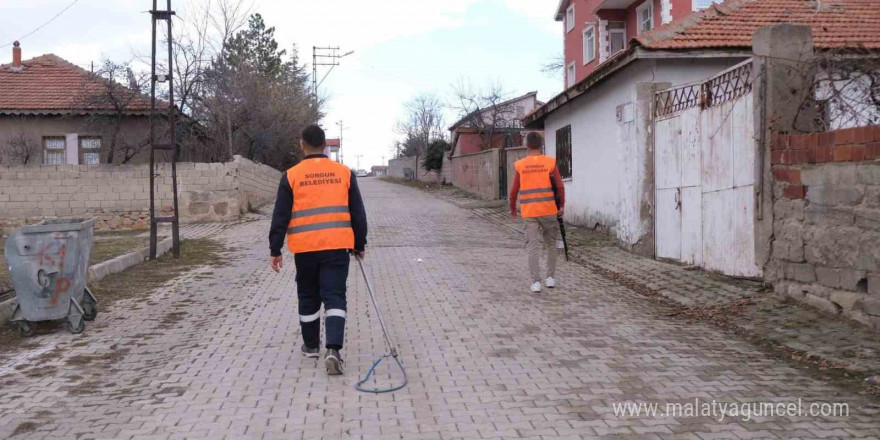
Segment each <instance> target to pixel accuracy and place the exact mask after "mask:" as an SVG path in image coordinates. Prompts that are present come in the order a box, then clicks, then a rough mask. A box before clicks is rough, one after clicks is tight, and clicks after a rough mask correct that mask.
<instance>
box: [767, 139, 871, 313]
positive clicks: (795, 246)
mask: <svg viewBox="0 0 880 440" xmlns="http://www.w3.org/2000/svg"><path fill="white" fill-rule="evenodd" d="M771 162H772V166H773V177H774V207H773V240H772V242H771V249H772V254H771V256H770V260H769V262H768V263H767V264H766V266H765V269H764V274H765V277H766V279H767V280H768V281H770V282H772V283H773V284H774V285H775V290H776V291H777V292H779V293H782V294H785V295H788V296H790V297H793V298H796V299H798V300H802V301H804V302H806V303H809V304H812V305H813V306H816V307H820V308H822V309H825V310H827V311H829V312H832V313H840V314H843V315H846V316H849V317H851V318H853V319H856V320H858V321H860V322H863V323H865V324H868V325H869V326H872V327H874V328H877V329H880V126H873V127H862V128H854V129H845V130H838V131H832V132H824V133H817V134H810V135H776V136H774V138H773V140H772V150H771Z"/></svg>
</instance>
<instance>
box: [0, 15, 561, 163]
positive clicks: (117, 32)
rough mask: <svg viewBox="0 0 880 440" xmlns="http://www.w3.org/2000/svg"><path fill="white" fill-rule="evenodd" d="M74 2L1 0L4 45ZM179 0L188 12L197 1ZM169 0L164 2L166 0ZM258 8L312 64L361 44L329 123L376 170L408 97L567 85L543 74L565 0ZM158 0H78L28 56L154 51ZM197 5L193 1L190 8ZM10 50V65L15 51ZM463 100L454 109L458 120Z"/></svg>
mask: <svg viewBox="0 0 880 440" xmlns="http://www.w3.org/2000/svg"><path fill="white" fill-rule="evenodd" d="M72 1H73V0H27V1H25V0H0V46H4V45H7V44H9V43H11V42H12V40H14V39H16V38H20V37H21V36H23V35H24V34H26V33H28V32H31V31H33V30H34V29H36V28H37V27H39V26H40V25H42V24H44V23H45V22H46V21H48V20H50V19H51V18H52V17H53V16H55V15H56V14H58V13H59V12H60V11H61V10H63V9H64V8H65V7H67V6H68V5H70V4H71V2H72ZM205 1H209V0H186V1H183V0H174V1H173V3H174V9H175V10H176V11H177V12H178V14H179V15H180V16H181V17H186V14H187V12H188V9H195V8H193V5H194V4H197V3H203V2H205ZM160 3H164V0H163V1H161V2H160ZM252 4H253V6H252V10H253V12H259V13H261V14H263V17H264V19H265V21H266V23H267V25H268V26H275V28H276V38H277V40H278V42H279V44H281V45H282V46H283V47H292V46H293V45H294V44H296V45H297V46H298V48H299V51H300V57H301V60H302V61H303V62H305V63H309V64H310V63H311V58H312V56H311V53H312V46H315V45H317V46H337V45H338V46H341V47H342V49H343V51H348V50H354V51H355V53H354V55H352V56H349V57H347V58H344V59H343V60H342V64H341V65H340V66H339V67H337V68H335V70H334V71H333V72H332V73H331V74H330V75H329V76H328V78H327V80H326V81H325V82H324V83H323V84H322V86H321V93H322V94H326V95H328V97H329V99H330V101H329V104H328V107H327V111H328V116H327V117H326V118H325V119H324V121H322V124H323V125H324V127H325V129H326V130H327V134H328V137H338V135H339V130H338V126H337V124H336V121H339V120H342V121H344V126H345V127H346V128H345V132H344V138H343V151H344V155H345V162H346V164H348V165H350V166H356V165H357V164H358V156H361V157H360V167H361V168H369V167H370V166H371V165H378V164H379V163H380V162H381V161H382V158H383V157H384V158H385V160H386V161H387V160H388V159H389V158H390V155H391V153H390V146H391V144H392V142H393V140H394V139H395V138H396V137H397V136H396V134H395V133H394V124H395V121H396V120H397V119H398V117H399V116H400V114H401V108H402V106H403V103H404V102H405V101H406V100H407V99H409V98H411V97H412V96H414V95H416V94H418V93H421V92H433V93H436V94H438V95H440V97H441V98H443V99H444V100H446V101H447V102H449V103H450V104H452V103H453V102H452V99H453V96H452V89H453V85H454V84H456V83H459V82H466V83H470V84H472V85H474V86H480V85H482V84H487V83H490V82H500V83H502V84H503V85H504V86H505V88H506V90H507V91H509V92H510V93H511V95H518V94H522V93H525V92H528V91H532V90H537V91H538V98H539V99H541V100H546V99H548V98H550V97H551V96H552V95H554V94H556V93H558V92H559V91H560V90H561V88H562V79H561V78H551V77H547V76H546V75H545V74H543V73H541V71H540V66H541V64H542V63H545V62H547V61H548V60H550V59H551V58H552V57H553V56H554V55H557V54H561V52H562V35H561V33H562V32H561V25H560V24H559V23H557V22H555V21H553V14H554V9H555V7H556V5H557V0H442V1H428V0H382V1H380V2H364V1H355V0H337V1H333V2H328V1H315V0H287V1H271V0H253V1H252ZM151 6H152V2H151V1H150V0H118V1H114V0H79V1H78V2H76V3H75V4H74V5H73V6H72V7H70V9H68V10H67V11H66V12H64V13H63V14H61V15H60V16H58V18H57V19H55V20H54V21H53V22H52V23H50V24H49V25H47V26H46V27H45V28H43V29H41V30H40V31H38V32H37V33H35V34H33V35H31V36H29V37H27V38H24V39H23V40H22V42H21V44H22V49H23V54H24V55H23V56H24V58H25V59H27V58H32V57H35V56H38V55H41V54H44V53H54V54H56V55H58V56H60V57H62V58H65V59H67V60H68V61H71V62H73V63H76V64H79V65H82V66H88V65H89V63H91V62H95V63H98V62H100V61H101V59H103V58H111V59H113V60H115V61H127V60H131V59H132V58H133V57H135V56H136V55H145V54H148V53H149V48H150V20H149V15H148V14H147V13H145V11H147V10H148V9H150V7H151ZM188 7H189V8H188ZM11 57H12V54H11V46H7V47H3V48H2V49H0V63H7V62H9V61H10V60H11ZM455 116H457V114H456V113H455V110H453V109H450V110H449V111H448V117H447V125H451V124H452V122H454V119H455Z"/></svg>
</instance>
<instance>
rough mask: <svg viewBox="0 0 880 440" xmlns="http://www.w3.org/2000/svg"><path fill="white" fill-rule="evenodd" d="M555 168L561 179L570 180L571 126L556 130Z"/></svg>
mask: <svg viewBox="0 0 880 440" xmlns="http://www.w3.org/2000/svg"><path fill="white" fill-rule="evenodd" d="M556 167H557V168H559V174H561V175H562V178H563V179H568V178H571V125H566V126H565V127H562V128H560V129H559V130H556Z"/></svg>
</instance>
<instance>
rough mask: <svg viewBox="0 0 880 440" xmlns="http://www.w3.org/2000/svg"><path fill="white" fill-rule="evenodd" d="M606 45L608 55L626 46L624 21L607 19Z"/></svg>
mask: <svg viewBox="0 0 880 440" xmlns="http://www.w3.org/2000/svg"><path fill="white" fill-rule="evenodd" d="M608 46H609V49H610V50H609V51H608V54H609V55H614V54H616V53H617V52H620V51H621V50H623V49H625V48H626V22H625V21H609V22H608Z"/></svg>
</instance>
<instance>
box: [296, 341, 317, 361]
mask: <svg viewBox="0 0 880 440" xmlns="http://www.w3.org/2000/svg"><path fill="white" fill-rule="evenodd" d="M301 351H302V354H303V356H305V357H307V358H309V359H317V358H318V355H320V354H321V349H320V348H317V347H315V348H309V347H306V345H305V344H303V346H302V349H301Z"/></svg>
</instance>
